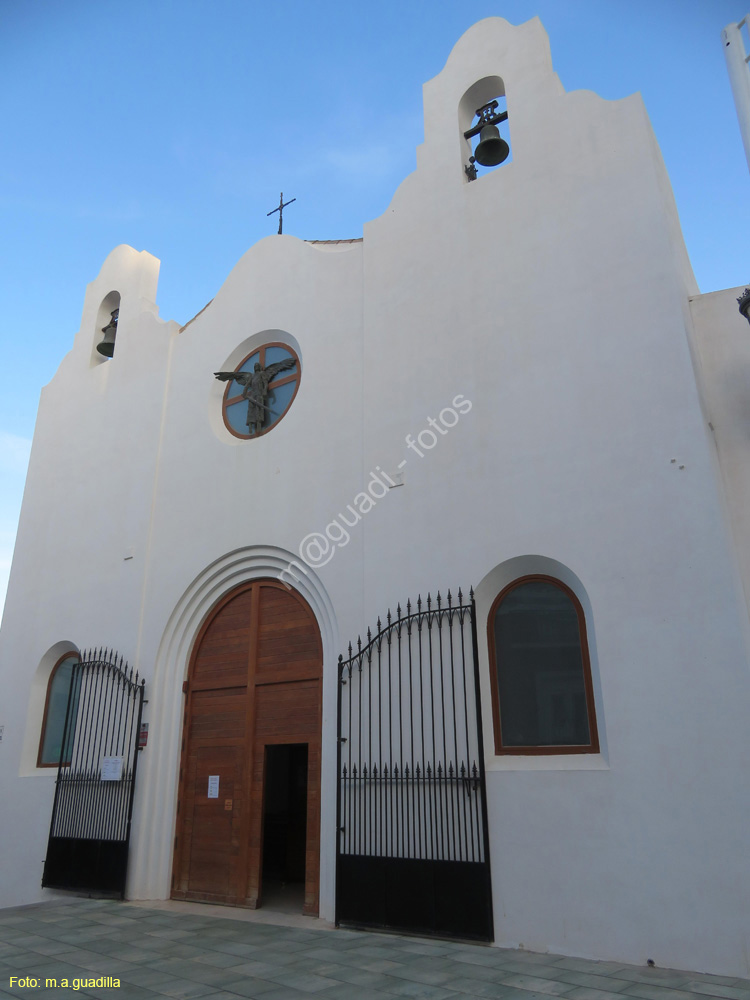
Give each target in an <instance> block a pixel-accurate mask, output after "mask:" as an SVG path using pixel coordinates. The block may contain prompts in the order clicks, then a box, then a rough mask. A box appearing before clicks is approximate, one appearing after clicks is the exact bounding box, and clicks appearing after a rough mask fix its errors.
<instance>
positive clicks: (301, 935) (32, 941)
mask: <svg viewBox="0 0 750 1000" xmlns="http://www.w3.org/2000/svg"><path fill="white" fill-rule="evenodd" d="M214 910H215V908H212V907H206V908H204V909H203V910H201V908H200V907H192V908H188V909H184V910H179V909H177V908H171V909H170V908H163V907H161V908H150V907H149V906H148V905H146V906H143V905H134V904H129V903H118V902H112V901H102V900H79V899H71V900H67V899H64V900H55V901H53V902H49V903H44V904H40V905H38V906H33V907H20V908H17V909H8V910H0V1000H6V998H10V997H13V1000H17V998H24V1000H81V997H82V996H84V997H85V996H90V997H97V998H99V1000H110V998H111V1000H193V998H201V1000H250V998H253V997H259V998H262V1000H311V997H312V996H315V997H316V998H318V1000H394V998H395V997H411V998H421V1000H450V998H455V1000H478V998H480V997H482V998H492V1000H545V998H549V997H565V998H568V1000H624V998H639V1000H707V998H709V997H716V998H717V1000H750V980H746V979H734V978H731V977H725V976H708V975H697V974H695V973H687V972H676V971H674V970H667V969H652V968H648V967H645V966H633V965H622V964H621V963H618V962H592V961H586V960H584V959H577V958H560V957H559V956H556V955H541V954H536V953H533V952H527V951H509V950H505V949H500V948H489V947H485V946H481V945H468V944H462V943H456V942H445V941H434V940H425V939H421V938H408V937H399V936H394V935H386V934H370V933H364V932H361V931H343V930H330V929H329V930H325V929H319V927H318V926H312V927H307V926H299V925H300V924H304V921H303V920H302V919H301V918H300V919H299V920H288V919H285V918H284V917H283V916H280V918H279V919H280V920H281V921H282V922H283V923H285V924H286V926H283V925H281V924H279V923H275V924H274V923H265V922H260V921H259V920H257V919H255V920H252V921H248V920H238V919H226V918H223V917H217V916H215V915H214V912H213V911H214ZM258 912H260V911H258ZM265 919H266V920H268V919H273V915H271V914H267V915H266V917H265ZM295 923H296V924H297V926H294V924H295ZM308 923H313V922H312V921H308ZM290 924H291V925H292V926H290ZM11 976H14V977H33V978H36V979H38V980H39V982H40V984H41V985H40V986H39V987H37V988H33V987H31V988H24V987H18V986H17V985H15V981H14V986H13V987H11V986H10V985H9V984H10V977H11ZM103 976H111V977H115V978H117V979H119V980H120V987H119V988H107V987H99V988H97V987H96V986H92V987H91V988H88V987H82V988H79V989H74V988H72V985H73V980H74V979H78V980H86V979H96V978H99V977H103ZM48 978H49V979H55V980H56V981H57V982H58V988H57V989H53V988H49V989H48V988H47V987H46V980H47V979H48ZM65 978H66V979H68V981H69V984H70V985H69V987H68V988H67V989H66V988H64V987H62V986H61V985H59V984H60V983H61V981H62V980H63V979H65Z"/></svg>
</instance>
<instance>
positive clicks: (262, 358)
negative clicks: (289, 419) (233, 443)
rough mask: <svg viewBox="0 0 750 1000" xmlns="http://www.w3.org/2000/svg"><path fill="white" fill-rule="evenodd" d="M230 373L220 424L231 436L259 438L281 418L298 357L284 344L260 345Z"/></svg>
mask: <svg viewBox="0 0 750 1000" xmlns="http://www.w3.org/2000/svg"><path fill="white" fill-rule="evenodd" d="M234 372H235V376H236V377H235V378H234V379H232V380H231V381H230V380H228V379H227V380H228V385H227V387H226V389H225V390H224V401H223V404H222V406H223V411H222V412H223V416H224V424H225V426H226V427H227V429H228V430H229V431H230V432H231V433H232V434H234V436H235V437H239V438H255V437H260V435H261V434H266V433H268V431H270V430H271V428H272V427H274V426H275V425H276V424H277V423H278V422H279V420H281V418H282V417H283V416H284V414H285V413H286V412H287V410H288V409H289V407H290V406H291V405H292V400H293V399H294V397H295V396H296V395H297V389H298V388H299V381H300V374H301V372H300V363H299V358H298V357H297V355H296V354H295V352H294V351H293V350H292V348H291V347H287V345H286V344H264V345H263V346H262V347H259V348H257V349H256V350H254V351H253V352H252V354H248V356H247V357H246V358H245V359H244V361H242V362H241V363H240V364H239V365H238V366H237V368H235V370H234ZM225 378H227V376H225Z"/></svg>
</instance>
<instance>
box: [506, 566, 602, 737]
mask: <svg viewBox="0 0 750 1000" xmlns="http://www.w3.org/2000/svg"><path fill="white" fill-rule="evenodd" d="M487 632H488V641H489V648H490V667H491V680H492V709H493V721H494V726H495V751H496V753H498V754H508V753H515V754H519V753H520V754H554V753H598V752H599V736H598V733H597V728H596V714H595V710H594V691H593V686H592V683H591V666H590V664H589V652H588V644H587V641H586V621H585V619H584V615H583V608H582V607H581V604H580V602H579V601H578V598H577V597H576V596H575V594H574V593H573V591H572V590H570V589H569V588H568V587H566V586H565V584H563V583H561V582H560V581H559V580H555V579H554V578H552V577H548V576H527V577H523V578H522V579H520V580H515V581H514V582H513V583H511V584H509V586H507V587H506V588H505V589H504V590H503V591H502V592H501V593H500V594H499V595H498V597H497V599H496V601H495V603H494V604H493V605H492V610H491V611H490V616H489V620H488V622H487Z"/></svg>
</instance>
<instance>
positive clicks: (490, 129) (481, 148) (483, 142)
mask: <svg viewBox="0 0 750 1000" xmlns="http://www.w3.org/2000/svg"><path fill="white" fill-rule="evenodd" d="M509 153H510V147H509V146H508V143H507V142H506V141H505V139H501V138H500V133H499V131H498V129H497V125H485V126H484V128H483V129H482V131H481V132H480V133H479V142H478V143H477V148H476V149H475V150H474V158H475V160H476V161H477V163H481V164H482V166H483V167H496V166H497V165H498V163H503V162H504V161H505V160H507V159H508V154H509Z"/></svg>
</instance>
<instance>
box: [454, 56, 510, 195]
mask: <svg viewBox="0 0 750 1000" xmlns="http://www.w3.org/2000/svg"><path fill="white" fill-rule="evenodd" d="M458 124H459V130H460V131H459V137H460V143H461V163H462V168H463V174H464V181H466V182H467V183H468V182H469V181H473V180H477V178H479V177H481V176H482V175H483V174H485V173H486V172H487V171H488V170H494V169H495V168H496V167H498V166H500V165H501V164H503V163H509V162H510V161H511V160H512V159H513V156H512V149H511V145H510V129H509V127H508V111H507V102H506V99H505V83H504V81H503V79H502V77H499V76H485V77H483V78H482V79H481V80H477V82H476V83H474V84H472V86H471V87H469V89H468V90H467V91H466V92H465V94H464V95H463V97H462V98H461V100H460V102H459V105H458Z"/></svg>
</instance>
